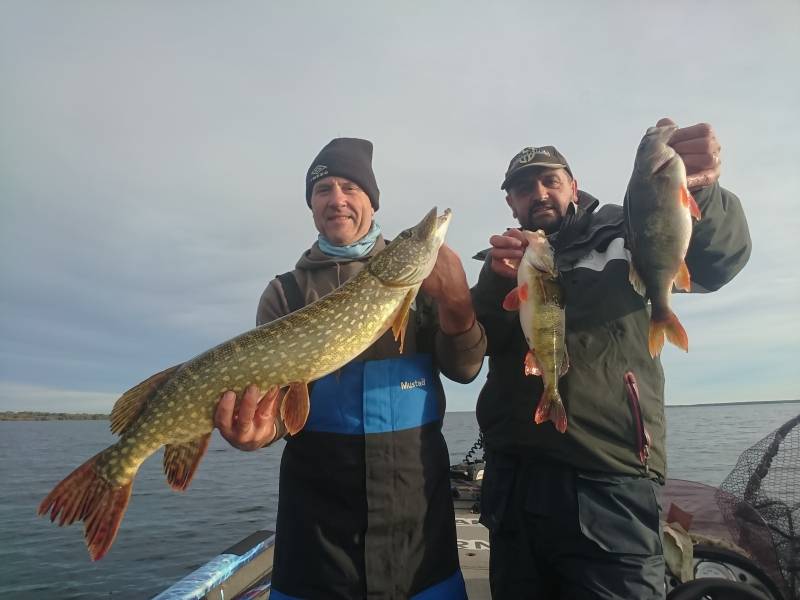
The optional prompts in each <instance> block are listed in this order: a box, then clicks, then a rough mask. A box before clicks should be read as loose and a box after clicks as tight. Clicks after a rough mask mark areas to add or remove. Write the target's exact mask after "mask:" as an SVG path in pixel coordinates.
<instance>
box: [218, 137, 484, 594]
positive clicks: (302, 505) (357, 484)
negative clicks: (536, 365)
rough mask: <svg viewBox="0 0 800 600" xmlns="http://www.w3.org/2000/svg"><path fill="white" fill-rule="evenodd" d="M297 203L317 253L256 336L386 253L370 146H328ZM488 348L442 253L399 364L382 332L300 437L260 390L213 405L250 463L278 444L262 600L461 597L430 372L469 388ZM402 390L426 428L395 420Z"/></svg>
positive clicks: (278, 293) (269, 293)
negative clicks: (382, 420)
mask: <svg viewBox="0 0 800 600" xmlns="http://www.w3.org/2000/svg"><path fill="white" fill-rule="evenodd" d="M306 203H307V204H308V206H309V207H310V209H311V216H312V218H313V221H314V225H315V227H316V229H317V231H318V233H319V235H318V238H317V241H316V242H315V243H314V244H313V245H312V246H311V248H310V249H309V250H307V251H306V252H304V253H303V255H302V256H301V257H300V260H299V261H298V262H297V265H296V266H295V268H294V270H292V271H289V272H287V273H284V274H282V275H279V276H278V277H276V278H275V279H273V280H272V281H270V283H269V285H267V287H266V289H265V290H264V293H263V294H262V296H261V300H260V302H259V305H258V311H257V315H256V321H257V323H258V324H259V325H261V324H263V323H268V322H270V321H272V320H274V319H277V318H279V317H282V316H284V315H286V314H288V313H290V312H292V311H295V310H297V309H299V308H302V307H303V306H305V305H307V304H310V303H311V302H314V301H315V300H317V299H318V298H320V297H322V296H324V295H326V294H328V293H330V292H331V291H333V290H334V289H336V288H337V287H339V286H340V285H342V284H343V283H345V282H346V281H347V280H349V279H350V278H351V277H353V276H355V275H356V274H357V273H358V272H359V271H360V270H361V269H363V268H364V266H365V265H366V264H367V262H368V261H369V259H370V258H371V257H372V256H374V255H375V254H377V253H378V252H380V251H381V250H382V249H383V248H384V247H385V245H386V242H385V241H384V239H383V235H382V233H381V229H380V226H379V225H378V224H377V222H376V221H375V219H374V215H375V212H376V211H377V210H378V208H379V190H378V185H377V183H376V181H375V175H374V173H373V171H372V144H371V143H370V142H369V141H367V140H362V139H356V138H337V139H334V140H332V141H331V142H330V143H329V144H328V145H326V146H325V147H324V148H323V149H322V150H321V151H320V152H319V154H318V155H317V157H316V158H315V159H314V161H313V162H312V163H311V165H310V167H309V168H308V172H307V174H306ZM445 290H446V291H447V293H446V294H445V293H444V292H445ZM485 349H486V338H485V336H484V334H483V328H482V327H481V325H480V324H478V323H477V321H476V319H475V313H474V311H473V309H472V303H471V299H470V292H469V287H468V286H467V279H466V275H465V273H464V268H463V265H462V264H461V261H460V259H459V258H458V256H457V255H456V254H455V253H454V252H453V251H452V250H451V249H450V248H449V247H448V246H446V245H443V246H442V248H441V249H440V251H439V256H438V259H437V262H436V266H435V267H434V269H433V272H432V273H431V275H430V276H429V277H428V278H427V279H426V280H425V282H423V284H422V287H421V289H420V293H419V294H418V295H417V298H416V301H415V304H414V305H413V306H412V310H411V313H410V315H409V322H408V328H407V330H406V334H405V342H404V348H403V353H402V354H401V353H400V349H399V347H398V343H397V342H396V341H395V339H394V336H393V335H392V332H391V331H388V332H387V333H386V334H385V335H384V336H383V337H381V338H380V339H378V340H377V341H376V342H375V343H374V344H373V345H372V346H371V347H370V348H368V349H367V350H366V351H365V352H364V353H363V354H361V355H360V356H359V357H357V358H356V359H355V360H353V361H352V362H350V363H349V364H347V365H346V366H345V367H343V368H342V369H340V370H339V371H338V372H336V373H333V374H331V375H329V376H327V377H324V378H322V379H320V380H318V381H316V382H314V383H313V384H312V385H311V386H309V388H310V395H311V413H310V415H309V420H308V422H307V423H306V426H305V428H304V429H303V431H301V432H300V433H298V434H297V435H295V436H287V435H286V429H285V427H284V425H283V423H282V422H281V421H280V418H279V417H277V416H275V415H276V410H275V406H273V405H271V404H270V401H269V400H266V399H265V400H264V401H263V402H259V401H260V399H261V397H262V396H261V392H263V390H261V391H260V390H258V389H256V388H255V387H252V386H251V387H250V388H248V389H246V390H245V392H244V393H243V394H242V397H241V399H237V398H235V396H234V394H233V393H232V392H227V393H226V394H223V396H222V398H221V400H220V403H219V406H218V408H217V414H216V419H215V420H216V424H217V427H218V428H219V429H220V432H221V434H222V435H223V437H225V439H227V440H228V441H229V442H230V443H231V444H232V445H233V446H235V447H237V448H240V449H242V450H255V449H257V448H262V447H264V446H267V445H269V444H271V443H272V442H274V441H275V440H277V439H279V438H282V437H286V446H285V448H284V451H283V456H282V461H281V474H280V488H279V500H278V517H277V528H276V530H277V531H276V543H275V558H274V563H273V574H272V589H271V592H270V598H271V599H272V600H280V599H292V598H307V599H316V598H325V599H329V598H342V599H345V598H348V599H349V598H367V597H369V598H381V599H382V598H398V599H400V598H403V599H406V598H416V597H418V595H420V594H424V597H425V598H429V597H430V598H433V597H435V598H447V599H454V600H456V599H457V600H461V599H465V598H466V592H465V588H464V581H463V578H462V576H461V572H460V570H459V564H458V554H457V548H456V533H455V520H454V513H453V503H452V498H451V495H450V480H449V455H448V452H447V447H446V444H445V441H444V437H443V436H442V433H441V427H442V417H443V415H444V409H445V398H444V390H443V388H442V383H441V380H440V373H442V374H444V375H446V376H447V377H448V378H450V379H452V380H453V381H457V382H462V383H467V382H469V381H471V380H472V379H474V378H475V377H476V376H477V374H478V372H479V370H480V367H481V364H482V362H483V355H484V353H485ZM404 382H405V383H406V384H407V383H408V382H414V386H412V387H413V388H414V390H415V391H414V392H413V393H423V394H424V395H425V396H424V397H425V405H426V410H425V411H423V412H424V413H425V415H429V416H427V417H425V416H420V415H417V416H416V417H415V418H416V419H417V420H418V422H416V421H415V422H409V421H408V419H406V418H405V417H404V416H403V415H404V414H405V413H404V412H403V411H404V410H406V412H407V411H408V409H407V408H404V407H406V406H408V404H407V403H406V404H404V403H403V394H405V393H406V392H405V391H403V390H406V391H407V390H408V386H407V385H406V387H403V386H401V384H402V383H404ZM237 402H238V404H237ZM376 403H377V404H385V403H390V404H391V412H392V414H393V415H396V416H399V417H403V418H401V419H399V421H398V424H394V423H389V424H385V425H384V426H382V427H381V428H380V429H379V430H375V429H374V427H372V425H369V426H367V425H368V423H367V421H366V417H367V409H368V407H369V406H374V405H375V404H376ZM428 407H429V408H428ZM405 416H408V415H405ZM365 429H366V430H368V433H365ZM431 594H433V595H431Z"/></svg>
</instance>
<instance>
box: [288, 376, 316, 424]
mask: <svg viewBox="0 0 800 600" xmlns="http://www.w3.org/2000/svg"><path fill="white" fill-rule="evenodd" d="M310 410H311V403H310V401H309V398H308V385H306V383H305V382H303V381H295V382H292V383H290V384H289V389H288V390H286V394H284V396H283V402H282V403H281V419H282V420H283V424H284V425H286V430H287V431H288V432H289V434H290V435H295V434H297V433H298V432H299V431H300V430H301V429H302V428H303V427H304V426H305V424H306V421H307V420H308V413H309V411H310Z"/></svg>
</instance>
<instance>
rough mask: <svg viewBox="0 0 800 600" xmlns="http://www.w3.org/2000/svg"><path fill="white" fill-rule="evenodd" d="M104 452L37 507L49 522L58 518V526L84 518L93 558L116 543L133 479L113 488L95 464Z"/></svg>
mask: <svg viewBox="0 0 800 600" xmlns="http://www.w3.org/2000/svg"><path fill="white" fill-rule="evenodd" d="M103 452H106V450H104V451H103ZM103 452H101V453H99V454H96V455H95V456H93V457H92V458H90V459H89V460H87V461H86V462H85V463H83V464H82V465H81V466H80V467H78V468H77V469H75V470H74V471H73V472H72V473H70V474H69V475H67V477H65V478H64V480H63V481H62V482H61V483H59V484H58V485H57V486H56V487H55V488H53V491H52V492H50V493H49V494H48V495H47V497H46V498H45V499H44V500H42V503H41V504H40V505H39V510H38V513H39V515H40V516H41V515H44V514H45V513H48V512H49V513H50V521H55V520H56V519H59V521H58V524H59V525H71V524H72V523H74V522H75V521H76V520H77V521H83V522H84V525H83V535H84V538H85V539H86V546H87V548H88V549H89V556H91V558H92V560H99V559H101V558H103V556H105V554H106V552H108V549H109V548H110V547H111V544H113V543H114V538H115V537H116V536H117V531H118V530H119V524H120V523H121V522H122V517H123V516H124V515H125V509H126V508H128V500H130V497H131V488H132V485H133V480H131V481H129V482H128V483H126V484H125V485H121V486H118V487H112V486H111V484H110V483H109V482H108V481H106V480H105V479H104V478H103V477H100V476H99V475H98V474H97V473H96V471H95V463H97V459H98V458H99V457H100V456H101V455H102V454H103ZM59 515H60V517H59Z"/></svg>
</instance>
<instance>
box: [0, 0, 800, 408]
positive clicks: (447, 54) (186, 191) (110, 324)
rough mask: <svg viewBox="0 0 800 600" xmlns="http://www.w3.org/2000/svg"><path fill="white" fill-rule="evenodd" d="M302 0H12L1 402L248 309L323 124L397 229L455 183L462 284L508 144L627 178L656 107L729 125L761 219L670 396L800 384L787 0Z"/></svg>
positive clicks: (2, 31)
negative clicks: (366, 173) (550, 147)
mask: <svg viewBox="0 0 800 600" xmlns="http://www.w3.org/2000/svg"><path fill="white" fill-rule="evenodd" d="M288 4H289V3H278V2H273V3H267V2H225V3H201V2H171V3H163V2H128V3H123V2H113V3H112V2H101V1H98V2H30V1H24V2H4V3H3V4H2V6H0V87H1V88H2V93H0V209H1V210H2V213H1V214H0V269H2V285H1V286H0V410H26V409H28V410H54V411H62V410H63V411H92V412H94V411H98V412H106V411H108V410H110V408H111V406H112V404H113V401H114V400H115V399H116V397H117V396H118V395H119V394H120V393H121V392H123V391H124V390H126V389H127V388H129V387H131V386H133V385H134V384H136V383H138V382H139V381H140V380H142V379H144V378H146V377H148V376H149V375H151V374H152V373H154V372H156V371H160V370H162V369H164V368H166V367H168V366H170V365H173V364H176V363H179V362H182V361H184V360H186V359H187V358H190V357H192V356H194V355H195V354H197V353H198V352H200V351H202V350H205V349H206V348H208V347H210V346H212V345H214V344H216V343H218V342H220V341H223V340H225V339H227V338H229V337H231V336H233V335H235V334H237V333H239V332H241V331H243V330H246V329H248V328H250V327H252V326H253V325H254V321H255V307H256V302H257V300H258V296H259V295H260V293H261V291H262V289H263V288H264V286H265V285H266V283H267V281H268V280H269V279H270V278H272V277H273V276H274V275H275V274H276V273H281V272H283V271H285V270H288V269H289V268H291V267H292V266H293V265H294V263H295V261H296V259H297V258H298V257H299V255H300V253H301V252H302V251H303V250H304V249H306V248H307V247H308V246H309V245H310V244H311V243H312V242H313V240H314V239H315V233H316V232H315V231H314V229H313V225H312V222H311V218H310V217H311V215H310V211H309V210H308V208H307V207H306V205H305V201H304V176H305V172H306V169H307V168H308V165H309V163H310V162H311V159H312V158H313V156H314V155H315V154H316V152H317V151H318V150H319V148H321V147H322V146H323V145H324V144H325V143H326V142H328V141H329V140H330V139H331V138H332V137H336V136H358V137H366V138H369V139H371V140H373V142H374V143H375V160H374V165H375V171H376V174H377V177H378V182H379V185H380V188H381V209H380V211H379V212H378V214H377V217H378V221H379V222H380V223H381V225H382V226H383V228H384V230H385V232H386V233H387V234H388V235H390V236H392V235H394V234H396V233H397V232H398V231H399V230H400V229H403V228H405V227H407V226H408V225H410V224H413V223H415V222H416V221H417V220H418V219H419V218H420V217H421V216H422V215H423V214H424V213H425V212H426V211H427V210H428V209H430V208H431V207H432V206H438V207H439V208H444V207H450V208H452V209H453V211H454V219H453V223H452V226H451V228H450V233H449V235H448V242H449V243H450V244H451V245H452V246H453V247H454V248H455V249H456V250H457V251H458V252H459V253H460V254H461V256H462V258H463V259H464V261H465V263H466V266H467V273H468V277H469V280H470V283H474V281H475V279H476V277H477V273H478V270H479V267H480V264H479V263H478V262H477V261H472V260H470V259H469V257H470V256H471V255H472V253H474V252H475V251H476V250H479V249H481V248H484V247H486V245H487V240H488V237H489V236H490V235H491V234H493V233H496V232H499V231H502V230H503V229H505V227H507V226H510V225H512V224H513V220H512V218H511V215H510V212H509V210H508V208H507V207H506V204H505V202H504V199H503V194H502V192H501V191H500V190H499V185H500V182H501V181H502V175H503V172H504V170H505V167H506V166H507V164H508V161H509V159H510V158H511V156H512V155H513V154H514V153H516V152H517V151H518V150H519V149H520V148H522V147H523V146H526V145H544V144H554V145H556V146H557V147H558V148H559V149H560V150H561V151H562V152H563V153H564V154H565V155H566V156H567V157H568V159H569V161H570V163H571V166H572V168H573V170H574V171H575V174H576V176H577V178H578V181H579V185H580V187H581V188H583V189H586V190H587V191H589V192H591V193H592V194H594V195H595V196H597V197H599V198H600V199H601V200H602V201H604V202H620V201H621V198H622V194H623V191H624V189H625V185H626V183H627V180H628V177H629V175H630V172H631V167H632V164H633V155H634V152H635V149H636V146H637V144H638V142H639V139H640V138H641V136H642V134H643V133H644V131H645V129H646V128H647V127H648V126H650V125H652V124H654V123H655V121H656V120H657V119H658V118H660V117H663V116H669V117H672V118H673V119H674V120H675V121H677V122H678V123H679V124H680V125H689V124H693V123H697V122H700V121H707V122H710V123H711V124H712V125H713V126H714V127H715V130H716V132H717V135H718V137H719V139H720V141H721V143H722V147H723V152H722V158H723V175H722V179H721V182H722V184H723V185H724V186H726V187H727V188H729V189H730V190H732V191H734V192H735V193H736V194H738V195H739V197H740V198H741V199H742V202H743V204H744V206H745V210H746V212H747V216H748V219H749V222H750V227H751V233H752V237H753V242H754V251H753V257H752V259H751V260H750V263H749V265H748V266H747V267H746V268H745V270H744V271H743V272H742V273H741V275H740V276H739V277H738V278H737V279H736V280H734V281H733V282H732V283H731V284H730V285H728V286H727V287H725V288H723V290H721V291H720V292H718V293H716V294H712V295H706V296H692V297H681V298H678V299H677V300H676V302H675V307H676V312H677V313H678V315H679V317H680V318H681V320H682V322H683V323H684V325H685V327H686V329H687V331H688V333H689V338H690V345H691V350H690V353H689V354H683V353H682V352H680V351H678V350H676V349H675V348H674V347H667V348H666V349H665V351H664V364H665V369H666V371H667V378H668V386H667V402H668V404H686V403H698V402H719V401H748V400H779V399H794V398H798V397H799V396H800V393H798V392H799V391H800V374H798V370H799V369H798V367H797V366H796V364H795V362H796V360H797V358H798V357H799V356H800V352H798V350H800V327H798V317H797V313H798V309H799V308H800V306H799V304H800V302H799V301H800V280H799V276H798V268H797V265H796V263H797V258H798V254H800V253H799V252H798V250H800V243H799V242H798V231H799V230H800V217H799V216H798V212H797V210H796V209H795V204H796V202H797V196H798V194H800V185H798V184H799V183H800V176H798V172H799V170H798V168H797V165H796V161H797V159H798V156H800V152H799V151H800V143H798V136H799V135H800V126H798V117H800V114H798V113H800V110H799V107H800V84H799V83H798V78H797V76H796V70H797V63H798V57H800V41H799V40H800V38H799V37H798V35H797V24H798V22H800V4H799V3H798V2H796V1H795V0H790V1H777V0H775V1H770V2H766V3H760V4H757V3H752V2H746V1H744V0H742V1H710V2H702V3H699V2H689V1H685V2H682V1H675V2H669V3H658V4H656V3H643V2H632V1H631V2H602V3H600V2H569V3H552V2H551V3H539V2H506V3H500V2H498V3H491V4H490V3H485V2H466V1H462V2H436V3H396V2H395V3H383V2H369V3H368V2H363V3H356V2H353V3H349V2H337V3H323V2H318V3H307V2H299V3H293V5H292V6H289V5H288ZM483 379H484V375H483V374H482V375H481V376H480V377H479V379H478V381H477V382H476V383H474V384H472V385H470V386H456V385H448V394H449V408H450V409H451V410H471V409H472V408H474V403H475V398H476V396H477V392H478V389H479V386H480V384H481V383H482V380H483Z"/></svg>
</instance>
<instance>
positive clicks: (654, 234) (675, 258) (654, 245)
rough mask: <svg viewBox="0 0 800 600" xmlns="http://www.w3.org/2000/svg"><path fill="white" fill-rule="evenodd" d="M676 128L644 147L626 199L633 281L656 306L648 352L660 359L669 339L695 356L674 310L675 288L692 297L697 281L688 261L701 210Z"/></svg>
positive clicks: (648, 137) (656, 134)
mask: <svg viewBox="0 0 800 600" xmlns="http://www.w3.org/2000/svg"><path fill="white" fill-rule="evenodd" d="M676 129H677V126H675V125H665V126H663V127H650V128H649V129H648V130H647V133H645V135H644V137H643V138H642V141H641V143H640V144H639V149H638V150H637V152H636V159H635V161H634V165H633V175H631V180H630V182H629V183H628V190H627V192H626V194H625V201H624V204H623V206H624V214H625V229H626V235H627V238H628V247H629V249H630V252H631V267H630V281H631V284H632V285H633V287H634V289H636V291H637V292H639V293H640V294H641V295H642V296H644V297H645V298H647V299H649V300H650V307H651V308H650V331H649V334H648V342H647V346H648V349H649V350H650V355H651V356H653V357H656V356H658V354H659V353H660V352H661V349H662V348H663V347H664V336H665V335H666V337H667V339H668V340H669V341H670V342H672V343H673V344H675V345H676V346H678V347H679V348H682V349H683V350H684V351H688V350H689V337H688V336H687V335H686V330H685V329H684V328H683V325H681V322H680V321H679V320H678V317H677V316H675V313H674V312H672V308H670V294H671V293H672V286H673V283H674V285H675V287H676V288H678V289H681V290H684V291H687V292H688V291H689V289H690V287H691V278H690V276H689V269H688V268H687V267H686V263H685V262H684V259H685V258H686V251H687V250H688V249H689V240H690V239H691V237H692V217H694V218H695V219H698V220H699V219H700V209H699V208H698V207H697V204H696V203H695V201H694V198H692V196H691V194H690V193H689V189H688V188H687V187H686V167H685V166H684V164H683V160H681V157H680V156H678V154H677V153H676V152H675V150H674V149H672V148H671V147H670V146H668V145H667V142H669V140H670V138H671V137H672V134H673V133H674V132H675V130H676Z"/></svg>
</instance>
